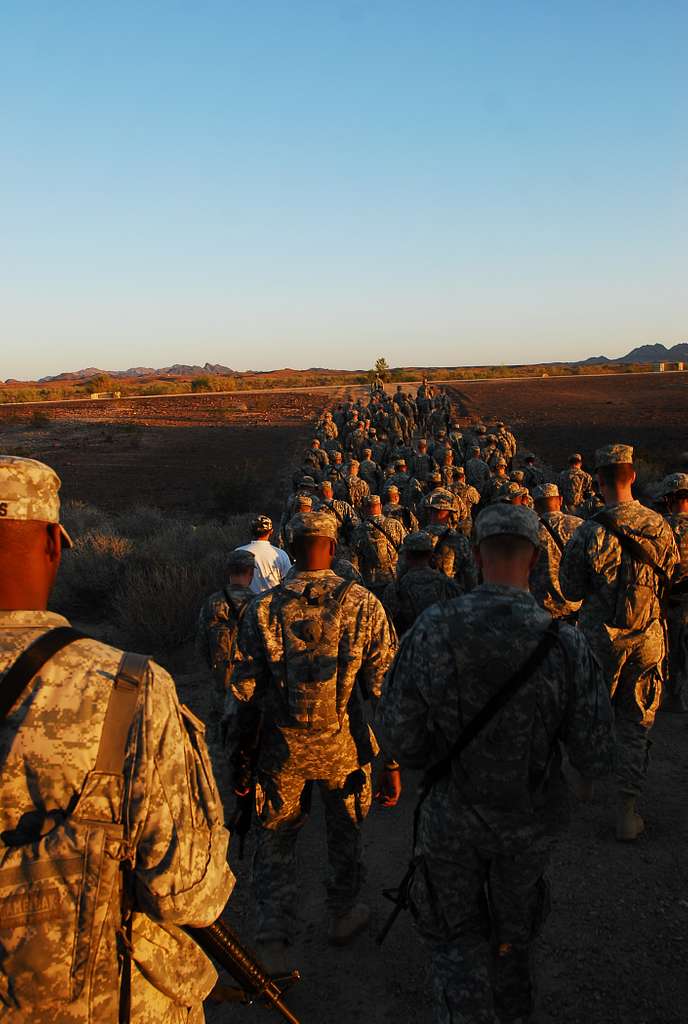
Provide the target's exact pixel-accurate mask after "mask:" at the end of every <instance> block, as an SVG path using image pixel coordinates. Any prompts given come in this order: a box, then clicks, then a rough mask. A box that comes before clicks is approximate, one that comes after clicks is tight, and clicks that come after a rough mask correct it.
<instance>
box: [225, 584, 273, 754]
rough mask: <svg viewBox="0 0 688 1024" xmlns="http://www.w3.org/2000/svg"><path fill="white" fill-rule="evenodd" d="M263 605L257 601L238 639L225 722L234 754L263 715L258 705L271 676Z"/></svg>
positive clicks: (226, 738)
mask: <svg viewBox="0 0 688 1024" xmlns="http://www.w3.org/2000/svg"><path fill="white" fill-rule="evenodd" d="M259 604H260V601H254V602H253V604H252V605H251V606H250V607H249V608H248V609H247V610H246V614H245V615H244V617H243V619H242V622H241V627H240V629H239V635H238V637H237V644H236V650H235V654H234V666H233V668H232V674H231V676H230V680H229V687H228V690H227V696H226V698H225V714H224V718H223V730H224V735H225V744H226V746H227V747H228V749H229V750H230V751H231V750H233V749H234V748H235V747H236V745H237V743H239V741H240V740H241V738H242V736H244V735H245V734H246V733H248V732H251V731H253V729H254V728H255V724H256V720H257V718H258V716H259V714H260V709H259V707H258V702H259V700H260V695H261V692H262V690H263V687H264V684H265V682H266V681H267V677H268V676H269V673H270V668H269V666H268V661H267V654H266V652H265V646H264V644H263V642H262V639H261V635H260V629H259V628H258V616H257V609H258V606H259Z"/></svg>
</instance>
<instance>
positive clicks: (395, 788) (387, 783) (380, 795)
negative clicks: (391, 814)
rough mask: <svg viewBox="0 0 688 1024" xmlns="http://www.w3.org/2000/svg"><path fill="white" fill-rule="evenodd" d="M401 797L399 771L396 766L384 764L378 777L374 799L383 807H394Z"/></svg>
mask: <svg viewBox="0 0 688 1024" xmlns="http://www.w3.org/2000/svg"><path fill="white" fill-rule="evenodd" d="M400 796H401V769H400V768H399V765H398V764H395V765H392V764H386V765H385V767H384V768H383V770H382V774H381V776H380V782H379V786H378V791H377V793H376V794H375V799H376V800H377V802H378V803H379V804H381V805H382V806H383V807H396V805H397V804H398V803H399V797H400Z"/></svg>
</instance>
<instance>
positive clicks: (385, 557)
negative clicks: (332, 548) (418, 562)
mask: <svg viewBox="0 0 688 1024" xmlns="http://www.w3.org/2000/svg"><path fill="white" fill-rule="evenodd" d="M405 533H406V531H405V530H404V527H403V526H402V525H401V523H400V522H399V520H398V519H392V518H391V517H388V516H383V514H382V503H381V501H380V496H379V495H378V494H369V495H368V497H367V498H366V501H365V515H364V518H363V521H362V522H361V523H359V524H358V526H357V527H356V529H355V530H354V535H353V539H352V541H351V562H352V564H353V566H354V568H355V569H358V571H359V572H360V573H361V576H362V577H363V579H364V580H365V584H366V586H367V587H368V589H369V590H372V591H373V593H374V594H375V595H376V596H378V597H379V596H380V595H381V594H382V592H383V591H384V589H385V587H386V586H387V584H388V583H391V582H392V580H393V579H394V575H395V570H396V566H397V561H398V560H399V549H400V548H401V545H402V543H403V540H404V536H405Z"/></svg>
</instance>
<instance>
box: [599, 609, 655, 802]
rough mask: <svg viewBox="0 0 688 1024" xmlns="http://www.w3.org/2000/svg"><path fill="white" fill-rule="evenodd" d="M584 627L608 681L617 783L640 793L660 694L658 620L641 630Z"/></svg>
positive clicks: (633, 793)
mask: <svg viewBox="0 0 688 1024" xmlns="http://www.w3.org/2000/svg"><path fill="white" fill-rule="evenodd" d="M584 632H585V633H586V637H587V639H588V640H589V641H590V646H591V647H592V649H593V652H594V653H595V655H596V656H597V658H598V660H599V662H600V664H601V665H602V669H603V670H604V673H605V675H606V678H607V682H608V684H609V692H610V696H611V698H612V706H613V708H614V724H615V729H616V781H617V786H618V789H619V791H620V792H622V793H627V794H628V795H629V796H639V795H640V793H641V792H642V788H643V783H644V780H645V776H646V774H647V766H648V762H649V759H650V746H651V742H652V741H651V740H650V730H651V728H652V726H653V725H654V721H655V716H656V714H657V709H658V707H659V702H660V700H661V697H662V666H663V661H664V655H665V650H666V648H665V644H664V631H663V629H662V625H661V623H660V622H658V621H657V620H655V621H653V622H651V623H650V624H649V625H648V626H647V628H646V629H645V630H644V631H643V632H642V633H641V634H637V633H636V634H631V635H628V634H624V633H623V632H622V631H621V630H614V629H610V628H608V627H606V626H604V625H601V626H600V627H598V628H596V629H594V630H589V631H586V630H584Z"/></svg>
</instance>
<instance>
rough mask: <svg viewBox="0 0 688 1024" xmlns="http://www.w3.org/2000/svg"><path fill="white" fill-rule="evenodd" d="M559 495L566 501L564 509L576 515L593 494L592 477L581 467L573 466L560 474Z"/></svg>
mask: <svg viewBox="0 0 688 1024" xmlns="http://www.w3.org/2000/svg"><path fill="white" fill-rule="evenodd" d="M557 483H558V486H559V493H560V494H561V496H562V498H563V500H564V506H563V507H564V509H565V510H566V511H567V512H570V513H571V514H572V515H576V514H577V512H578V508H579V506H581V505H582V504H583V503H584V502H585V501H586V500H587V499H588V498H589V497H590V495H591V494H592V493H593V490H594V488H593V485H592V477H591V476H590V474H589V473H586V472H585V470H584V469H582V468H581V467H580V466H571V468H570V469H565V470H563V471H562V472H561V473H560V474H559V479H558V481H557Z"/></svg>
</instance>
